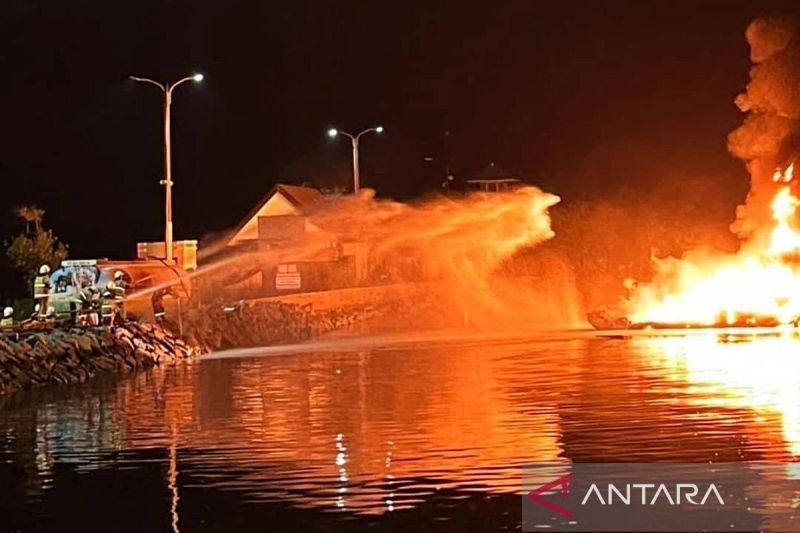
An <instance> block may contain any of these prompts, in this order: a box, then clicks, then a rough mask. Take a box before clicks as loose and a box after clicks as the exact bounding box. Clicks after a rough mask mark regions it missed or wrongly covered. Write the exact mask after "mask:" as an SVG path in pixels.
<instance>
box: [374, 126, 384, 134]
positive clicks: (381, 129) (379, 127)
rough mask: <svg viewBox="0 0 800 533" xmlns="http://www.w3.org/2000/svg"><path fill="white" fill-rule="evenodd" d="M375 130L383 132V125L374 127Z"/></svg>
mask: <svg viewBox="0 0 800 533" xmlns="http://www.w3.org/2000/svg"><path fill="white" fill-rule="evenodd" d="M375 131H376V132H378V133H383V126H378V127H377V128H375Z"/></svg>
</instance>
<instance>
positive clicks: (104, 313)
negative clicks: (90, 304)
mask: <svg viewBox="0 0 800 533" xmlns="http://www.w3.org/2000/svg"><path fill="white" fill-rule="evenodd" d="M114 285H115V284H114V282H113V281H109V282H108V285H106V290H104V291H103V294H102V295H101V296H100V321H101V322H102V324H103V325H104V326H113V325H114V318H115V315H116V309H115V307H116V301H115V298H114Z"/></svg>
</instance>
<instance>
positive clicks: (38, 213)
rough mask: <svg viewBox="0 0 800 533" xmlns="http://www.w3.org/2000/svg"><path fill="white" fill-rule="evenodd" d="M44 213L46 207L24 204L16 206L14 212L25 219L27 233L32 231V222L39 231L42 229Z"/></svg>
mask: <svg viewBox="0 0 800 533" xmlns="http://www.w3.org/2000/svg"><path fill="white" fill-rule="evenodd" d="M44 213H45V210H44V209H42V208H41V207H37V206H35V205H22V206H19V207H16V208H14V214H16V215H17V216H18V217H19V218H21V219H22V220H24V221H25V233H30V232H31V224H33V227H34V229H35V230H36V232H37V233H38V232H40V231H42V219H43V218H44Z"/></svg>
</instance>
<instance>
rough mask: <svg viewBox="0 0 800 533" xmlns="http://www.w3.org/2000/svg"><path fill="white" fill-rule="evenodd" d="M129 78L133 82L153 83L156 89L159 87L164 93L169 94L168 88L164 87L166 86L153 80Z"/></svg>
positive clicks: (136, 77)
mask: <svg viewBox="0 0 800 533" xmlns="http://www.w3.org/2000/svg"><path fill="white" fill-rule="evenodd" d="M128 78H129V79H131V80H133V81H139V82H142V83H152V84H153V85H155V86H156V87H158V88H159V89H161V90H162V91H164V92H167V88H166V87H164V85H162V84H160V83H158V82H157V81H155V80H151V79H150V78H140V77H138V76H128Z"/></svg>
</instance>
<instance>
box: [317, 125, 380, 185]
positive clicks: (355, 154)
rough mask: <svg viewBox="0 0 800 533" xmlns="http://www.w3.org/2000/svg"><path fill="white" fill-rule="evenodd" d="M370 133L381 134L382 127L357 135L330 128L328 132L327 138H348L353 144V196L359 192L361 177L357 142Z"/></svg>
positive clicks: (366, 130) (369, 129)
mask: <svg viewBox="0 0 800 533" xmlns="http://www.w3.org/2000/svg"><path fill="white" fill-rule="evenodd" d="M372 131H374V132H375V133H382V132H383V126H377V127H375V128H367V129H365V130H364V131H362V132H361V133H359V134H358V135H351V134H349V133H347V132H346V131H342V130H339V129H336V128H331V129H329V130H328V137H331V138H333V137H336V136H337V135H344V136H345V137H349V138H350V141H351V142H352V144H353V194H358V191H359V190H361V175H360V173H359V170H358V140H359V139H360V138H361V136H362V135H364V134H365V133H370V132H372Z"/></svg>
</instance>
